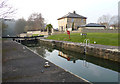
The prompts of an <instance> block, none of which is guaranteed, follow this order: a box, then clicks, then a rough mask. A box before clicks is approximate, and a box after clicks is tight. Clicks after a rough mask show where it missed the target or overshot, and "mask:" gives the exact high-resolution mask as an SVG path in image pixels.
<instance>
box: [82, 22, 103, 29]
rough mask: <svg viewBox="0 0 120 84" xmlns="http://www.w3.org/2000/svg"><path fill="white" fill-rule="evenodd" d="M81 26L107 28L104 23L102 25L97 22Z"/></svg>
mask: <svg viewBox="0 0 120 84" xmlns="http://www.w3.org/2000/svg"><path fill="white" fill-rule="evenodd" d="M81 27H83V28H85V29H105V26H104V25H100V24H97V23H89V24H86V25H83V26H81Z"/></svg>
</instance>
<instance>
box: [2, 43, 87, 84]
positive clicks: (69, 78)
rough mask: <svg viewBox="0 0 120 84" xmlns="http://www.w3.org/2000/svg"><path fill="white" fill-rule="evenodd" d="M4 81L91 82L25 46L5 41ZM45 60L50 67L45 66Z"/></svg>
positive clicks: (3, 59) (3, 58) (3, 56)
mask: <svg viewBox="0 0 120 84" xmlns="http://www.w3.org/2000/svg"><path fill="white" fill-rule="evenodd" d="M2 46H3V49H2V82H82V83H85V84H88V83H89V82H88V81H87V80H85V79H83V78H81V77H77V76H75V75H73V74H72V73H70V72H68V71H65V70H64V69H62V68H60V67H58V66H56V65H55V64H53V63H51V62H49V61H48V60H46V59H44V58H42V57H40V56H38V55H37V54H35V53H34V52H32V51H30V50H29V49H27V48H26V47H25V46H23V45H21V44H18V43H16V42H13V41H3V44H2ZM45 62H49V65H50V67H47V68H45V67H44V65H45Z"/></svg>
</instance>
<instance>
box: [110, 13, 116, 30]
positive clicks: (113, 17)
mask: <svg viewBox="0 0 120 84" xmlns="http://www.w3.org/2000/svg"><path fill="white" fill-rule="evenodd" d="M110 24H111V25H113V26H114V28H117V27H118V16H117V15H115V16H112V17H111V19H110Z"/></svg>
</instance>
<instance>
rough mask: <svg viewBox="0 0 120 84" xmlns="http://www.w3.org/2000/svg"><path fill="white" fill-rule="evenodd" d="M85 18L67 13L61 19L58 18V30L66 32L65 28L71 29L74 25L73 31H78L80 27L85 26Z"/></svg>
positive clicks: (74, 13)
mask: <svg viewBox="0 0 120 84" xmlns="http://www.w3.org/2000/svg"><path fill="white" fill-rule="evenodd" d="M86 19H87V18H86V17H84V16H81V15H79V14H77V13H76V12H75V11H74V12H73V13H70V12H69V13H68V14H66V15H64V16H63V17H61V18H58V19H57V20H58V30H59V31H66V30H67V29H66V28H72V25H73V24H74V29H78V28H79V27H80V26H81V25H85V24H86Z"/></svg>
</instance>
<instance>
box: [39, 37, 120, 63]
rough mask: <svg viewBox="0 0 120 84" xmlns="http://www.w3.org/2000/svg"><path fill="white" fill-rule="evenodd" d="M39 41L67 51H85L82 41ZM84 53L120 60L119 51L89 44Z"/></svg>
mask: <svg viewBox="0 0 120 84" xmlns="http://www.w3.org/2000/svg"><path fill="white" fill-rule="evenodd" d="M40 42H41V43H44V44H45V45H49V46H54V47H58V48H62V49H65V50H69V51H74V52H78V53H84V52H85V44H82V43H74V42H67V41H56V40H47V39H40ZM86 54H88V55H90V56H95V57H99V58H103V59H107V60H111V61H116V62H120V56H118V54H120V51H118V50H115V49H108V48H101V47H96V46H91V45H90V46H86Z"/></svg>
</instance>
